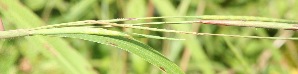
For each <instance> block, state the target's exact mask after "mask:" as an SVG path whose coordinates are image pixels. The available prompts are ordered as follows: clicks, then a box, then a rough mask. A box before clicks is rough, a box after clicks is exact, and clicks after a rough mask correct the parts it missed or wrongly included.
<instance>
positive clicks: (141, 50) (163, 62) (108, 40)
mask: <svg viewBox="0 0 298 74" xmlns="http://www.w3.org/2000/svg"><path fill="white" fill-rule="evenodd" d="M56 36H59V37H70V38H78V39H83V40H88V41H92V42H97V43H101V44H105V45H110V46H114V47H118V48H121V49H123V50H126V51H128V52H130V53H133V54H136V55H138V56H140V57H141V58H143V59H144V60H146V61H148V62H149V63H151V64H153V65H155V66H157V67H158V68H159V69H161V70H163V71H165V72H166V73H169V74H184V73H183V72H182V70H181V69H180V68H179V67H178V66H177V65H176V64H175V63H173V62H171V61H170V60H168V59H167V58H166V57H164V56H163V55H162V54H160V53H159V52H158V51H156V50H154V49H153V48H151V47H149V46H147V45H145V44H143V43H141V42H138V41H136V40H133V39H127V38H123V37H119V36H98V35H86V34H58V35H56Z"/></svg>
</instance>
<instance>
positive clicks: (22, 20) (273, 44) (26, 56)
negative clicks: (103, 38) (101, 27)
mask: <svg viewBox="0 0 298 74" xmlns="http://www.w3.org/2000/svg"><path fill="white" fill-rule="evenodd" d="M297 4H298V1H297V0H0V16H1V18H2V20H3V22H4V26H5V29H6V30H11V29H20V28H30V27H38V26H42V25H46V24H56V23H63V22H74V21H79V20H107V19H115V18H134V17H153V16H200V15H243V16H262V17H271V18H282V19H293V20H298V5H297ZM184 20H188V19H164V20H143V21H130V22H122V23H140V22H157V21H184ZM146 26H148V27H154V28H165V29H174V30H183V31H194V32H206V33H221V34H237V35H245V36H247V35H255V36H279V37H295V36H296V34H295V32H294V31H285V30H275V29H262V28H249V27H232V26H216V25H208V24H163V25H146ZM110 29H111V30H116V31H125V32H137V33H144V34H151V35H158V36H164V37H179V38H184V39H186V40H185V41H170V40H157V39H147V38H137V39H138V40H140V41H142V42H143V43H145V44H148V45H150V46H151V47H153V48H155V49H156V50H158V51H159V52H161V53H162V54H164V55H165V56H166V57H167V58H169V59H170V60H172V61H173V62H175V63H176V64H177V65H178V66H180V67H181V68H182V70H183V71H185V73H186V74H298V68H297V67H298V58H297V57H298V49H297V46H296V45H297V44H298V43H297V41H292V40H267V39H249V38H230V37H218V36H194V35H185V34H173V33H162V32H151V31H144V30H133V29H125V28H110ZM74 72H79V73H77V74H86V73H88V74H89V73H90V74H160V73H163V72H162V71H161V70H159V69H158V68H157V67H154V66H153V65H151V64H150V63H147V62H146V61H144V60H143V59H142V58H139V57H138V56H135V55H133V54H130V53H128V52H126V51H123V50H120V49H117V48H114V47H112V46H105V45H101V44H97V43H93V42H88V41H84V40H79V39H70V38H58V37H46V36H30V37H20V38H13V39H6V40H4V39H1V40H0V74H73V73H74Z"/></svg>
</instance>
